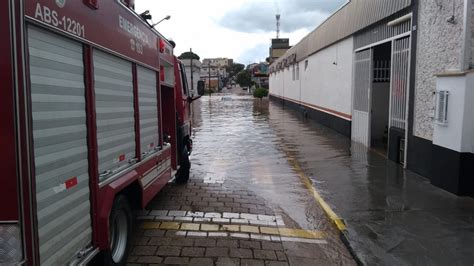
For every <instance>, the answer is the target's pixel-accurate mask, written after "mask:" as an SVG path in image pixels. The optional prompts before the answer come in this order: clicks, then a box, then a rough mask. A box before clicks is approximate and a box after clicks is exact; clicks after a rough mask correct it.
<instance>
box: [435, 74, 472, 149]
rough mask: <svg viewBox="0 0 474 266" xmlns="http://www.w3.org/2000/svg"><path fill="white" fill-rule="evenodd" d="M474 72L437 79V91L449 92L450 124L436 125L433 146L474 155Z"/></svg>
mask: <svg viewBox="0 0 474 266" xmlns="http://www.w3.org/2000/svg"><path fill="white" fill-rule="evenodd" d="M473 86H474V72H469V73H463V72H461V73H459V74H456V75H447V76H441V77H438V78H437V90H438V91H440V90H444V91H449V98H448V99H449V101H448V112H447V114H448V122H447V124H445V125H439V124H437V123H435V124H434V134H433V144H435V145H438V146H442V147H445V148H448V149H451V150H454V151H457V152H471V153H474V119H472V115H473V114H474V87H473Z"/></svg>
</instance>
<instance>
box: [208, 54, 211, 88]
mask: <svg viewBox="0 0 474 266" xmlns="http://www.w3.org/2000/svg"><path fill="white" fill-rule="evenodd" d="M208 70H209V71H208V72H209V87H208V88H209V97H211V60H209V62H208Z"/></svg>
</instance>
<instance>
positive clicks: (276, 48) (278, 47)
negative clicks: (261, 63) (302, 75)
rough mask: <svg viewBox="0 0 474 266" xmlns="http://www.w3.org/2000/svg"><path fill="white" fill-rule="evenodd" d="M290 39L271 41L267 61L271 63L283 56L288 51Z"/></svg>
mask: <svg viewBox="0 0 474 266" xmlns="http://www.w3.org/2000/svg"><path fill="white" fill-rule="evenodd" d="M290 48H291V46H290V39H281V38H278V39H272V45H271V46H270V51H269V54H270V56H269V61H270V63H273V62H274V61H275V60H277V59H278V58H280V57H281V56H283V55H284V54H285V53H286V51H288V49H290Z"/></svg>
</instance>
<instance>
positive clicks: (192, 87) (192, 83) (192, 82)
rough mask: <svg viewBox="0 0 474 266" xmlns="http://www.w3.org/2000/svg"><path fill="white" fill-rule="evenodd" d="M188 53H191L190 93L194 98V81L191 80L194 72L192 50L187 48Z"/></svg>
mask: <svg viewBox="0 0 474 266" xmlns="http://www.w3.org/2000/svg"><path fill="white" fill-rule="evenodd" d="M189 52H191V92H192V94H193V96H194V79H193V72H194V67H193V48H189Z"/></svg>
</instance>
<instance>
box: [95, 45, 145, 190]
mask: <svg viewBox="0 0 474 266" xmlns="http://www.w3.org/2000/svg"><path fill="white" fill-rule="evenodd" d="M132 76H133V75H132V63H130V62H128V61H125V60H123V59H120V58H118V57H116V56H113V55H110V54H107V53H104V52H101V51H98V50H94V82H95V100H96V116H97V122H96V123H97V144H98V152H99V156H98V157H99V179H100V180H99V181H104V180H106V179H107V178H108V177H110V176H111V175H112V174H113V173H115V172H117V171H120V170H121V169H124V168H126V167H127V166H129V165H130V164H132V163H133V162H134V159H135V157H136V154H135V122H134V121H135V120H134V119H135V118H134V108H133V78H132Z"/></svg>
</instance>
